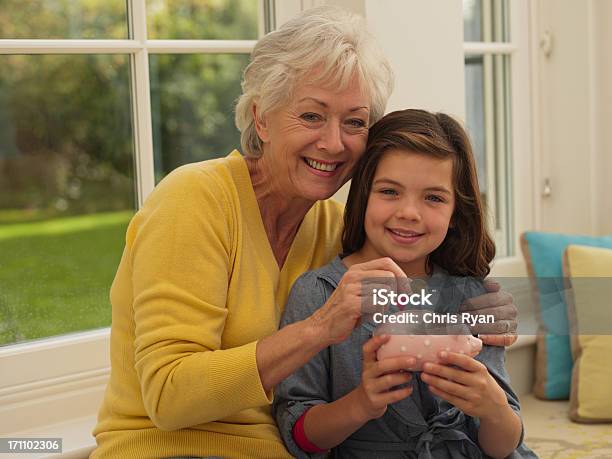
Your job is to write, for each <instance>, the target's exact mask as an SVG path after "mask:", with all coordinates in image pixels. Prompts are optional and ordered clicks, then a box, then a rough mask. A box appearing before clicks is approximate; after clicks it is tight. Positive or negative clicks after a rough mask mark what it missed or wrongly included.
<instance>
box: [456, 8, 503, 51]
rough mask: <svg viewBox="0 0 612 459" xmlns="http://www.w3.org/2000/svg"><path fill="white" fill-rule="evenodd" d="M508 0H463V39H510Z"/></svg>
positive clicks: (499, 40)
mask: <svg viewBox="0 0 612 459" xmlns="http://www.w3.org/2000/svg"><path fill="white" fill-rule="evenodd" d="M508 8H509V5H508V0H463V40H464V41H476V42H507V41H510V34H509V27H508V22H509V21H508V17H509V9H508Z"/></svg>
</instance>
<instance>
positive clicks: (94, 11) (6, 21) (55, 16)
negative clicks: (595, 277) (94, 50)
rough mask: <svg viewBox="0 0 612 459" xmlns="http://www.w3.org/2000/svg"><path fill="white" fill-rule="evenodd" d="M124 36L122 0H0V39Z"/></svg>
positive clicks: (125, 34)
mask: <svg viewBox="0 0 612 459" xmlns="http://www.w3.org/2000/svg"><path fill="white" fill-rule="evenodd" d="M127 37H128V26H127V4H126V1H125V0H0V39H2V38H15V39H17V38H21V39H24V38H46V39H63V38H74V39H76V38H96V39H99V38H110V39H125V38H127Z"/></svg>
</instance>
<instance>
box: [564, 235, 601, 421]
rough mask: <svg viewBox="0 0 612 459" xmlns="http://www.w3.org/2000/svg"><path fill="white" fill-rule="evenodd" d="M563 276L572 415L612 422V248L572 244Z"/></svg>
mask: <svg viewBox="0 0 612 459" xmlns="http://www.w3.org/2000/svg"><path fill="white" fill-rule="evenodd" d="M563 269H564V273H565V275H566V276H567V277H569V278H570V280H571V289H568V290H567V291H566V292H567V303H568V318H569V322H570V328H571V345H572V356H573V358H574V367H573V370H572V388H571V393H570V417H571V418H572V419H573V420H575V421H579V422H612V384H611V383H610V381H612V365H610V362H611V360H610V356H611V355H612V250H611V249H601V248H594V247H585V246H578V245H570V246H568V247H567V249H566V250H565V255H564V262H563Z"/></svg>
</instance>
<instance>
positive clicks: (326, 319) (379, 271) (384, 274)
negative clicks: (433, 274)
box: [310, 258, 408, 345]
mask: <svg viewBox="0 0 612 459" xmlns="http://www.w3.org/2000/svg"><path fill="white" fill-rule="evenodd" d="M407 279H408V278H407V277H406V274H404V272H403V271H402V270H401V268H400V267H399V266H398V265H397V264H396V263H395V262H394V261H393V260H392V259H391V258H378V259H376V260H371V261H368V262H365V263H358V264H354V265H352V266H351V267H350V268H349V269H348V271H347V272H346V273H344V275H343V276H342V279H340V283H339V284H338V287H337V288H336V290H334V292H333V293H332V295H331V296H330V297H329V299H328V300H327V302H326V303H325V304H324V305H323V306H321V307H320V308H319V309H318V310H317V311H316V312H315V313H314V314H313V315H312V316H311V317H310V321H311V323H312V325H313V327H314V328H315V329H316V330H317V332H318V333H319V334H321V335H322V339H323V340H324V342H326V343H327V345H331V344H337V343H341V342H342V341H344V340H345V339H347V338H348V337H349V336H350V334H351V332H352V331H353V329H354V328H355V327H356V326H357V324H358V323H359V320H360V319H361V316H362V314H363V313H365V312H373V311H369V309H368V307H367V305H368V304H369V303H371V298H372V289H373V288H379V287H383V286H384V288H388V289H390V290H394V291H396V292H397V291H401V290H402V289H405V288H406V287H405V285H406V284H407V282H406V281H407Z"/></svg>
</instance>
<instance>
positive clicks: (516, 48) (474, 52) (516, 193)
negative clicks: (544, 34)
mask: <svg viewBox="0 0 612 459" xmlns="http://www.w3.org/2000/svg"><path fill="white" fill-rule="evenodd" d="M486 3H487V2H483V5H484V4H486ZM508 3H509V15H510V17H509V26H510V30H509V32H510V41H509V42H464V44H463V51H464V56H466V57H467V56H483V55H504V56H509V59H510V87H511V91H510V100H509V103H510V118H511V119H510V125H511V129H512V132H511V133H510V134H511V137H510V146H511V151H510V152H509V155H510V162H509V164H510V168H511V170H509V171H508V170H506V171H505V172H506V174H508V175H509V180H510V181H511V186H510V187H509V192H510V193H511V198H512V199H511V200H510V203H511V206H513V208H512V209H511V214H512V215H513V218H512V219H511V222H510V225H511V228H510V230H511V231H512V233H513V235H512V236H513V238H512V242H513V248H514V251H513V254H512V255H510V256H505V257H497V258H496V259H495V260H494V262H493V270H492V274H493V275H494V276H498V277H523V276H526V275H527V273H526V270H525V263H524V261H523V258H522V256H521V253H520V235H521V233H522V232H523V231H526V230H528V229H531V228H533V226H534V222H535V205H534V194H533V190H534V189H535V188H534V187H535V174H534V170H535V168H536V158H535V155H534V148H533V140H532V122H531V120H532V109H533V108H532V106H531V103H532V97H531V92H532V89H531V87H532V86H531V78H530V69H531V66H532V45H533V43H532V41H533V39H532V37H531V33H532V32H531V24H530V17H531V16H530V15H531V13H532V11H531V9H530V4H529V0H510V1H509V2H508ZM485 15H487V13H486V12H485ZM486 70H487V69H485V71H486ZM486 77H487V75H485V80H486V79H487V78H486ZM491 97H492V94H487V92H486V91H485V104H487V103H491V102H490V98H491ZM487 98H489V102H487ZM486 122H487V120H486V119H485V123H486ZM489 122H490V120H489ZM487 142H489V140H487ZM494 152H495V145H490V146H489V147H488V148H487V153H486V154H487V175H488V177H487V183H495V182H496V174H497V173H499V171H496V170H495V169H493V168H491V167H490V164H494V161H491V159H492V158H491V156H492V155H494V154H495V153H494ZM489 192H490V190H487V193H489ZM490 201H492V202H495V199H494V198H493V199H491V200H490ZM489 208H490V209H491V210H493V208H492V207H491V204H490V203H489Z"/></svg>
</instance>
